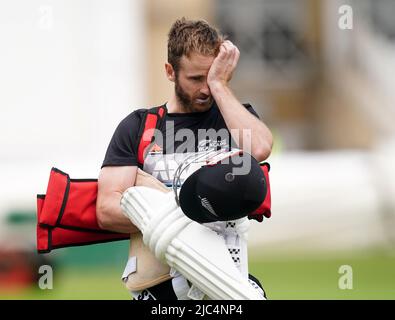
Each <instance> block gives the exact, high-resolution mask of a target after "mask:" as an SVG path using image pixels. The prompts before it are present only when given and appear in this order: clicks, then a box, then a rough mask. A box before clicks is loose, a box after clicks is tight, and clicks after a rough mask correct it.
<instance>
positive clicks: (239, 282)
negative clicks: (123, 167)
mask: <svg viewBox="0 0 395 320" xmlns="http://www.w3.org/2000/svg"><path fill="white" fill-rule="evenodd" d="M121 207H122V209H123V211H124V213H125V215H126V216H127V217H129V218H130V219H131V221H132V222H133V223H134V224H135V225H136V226H137V227H138V228H139V229H140V230H141V232H142V233H143V241H144V243H145V244H146V245H147V246H148V247H149V248H150V250H152V252H154V253H155V256H156V257H157V258H158V259H160V260H162V261H165V262H167V264H168V265H169V266H171V267H173V268H174V269H175V270H177V271H178V272H179V273H181V274H182V275H183V276H185V277H186V278H187V279H188V280H189V281H191V282H192V283H193V284H194V285H195V286H196V287H197V288H199V289H200V290H202V291H203V292H204V293H205V294H207V295H208V296H209V297H210V298H211V299H216V300H246V299H247V300H261V299H262V296H261V295H259V294H258V293H257V292H256V290H255V289H253V288H252V286H251V285H250V284H249V282H248V280H247V279H246V278H244V277H243V276H242V274H241V273H240V271H239V270H238V269H237V267H236V266H235V265H234V263H233V261H232V258H231V256H230V254H229V252H228V249H227V247H226V244H225V240H224V239H223V237H221V236H220V235H218V234H217V233H216V232H214V231H212V230H210V229H208V228H207V227H205V226H203V225H201V224H199V223H197V222H194V221H192V220H191V219H189V218H188V217H187V216H185V215H184V213H183V212H182V210H181V209H180V208H179V207H178V206H177V204H176V202H175V200H174V196H173V195H172V194H171V193H162V192H160V191H157V190H154V189H151V188H147V187H132V188H129V189H128V190H126V191H125V192H124V194H123V196H122V199H121Z"/></svg>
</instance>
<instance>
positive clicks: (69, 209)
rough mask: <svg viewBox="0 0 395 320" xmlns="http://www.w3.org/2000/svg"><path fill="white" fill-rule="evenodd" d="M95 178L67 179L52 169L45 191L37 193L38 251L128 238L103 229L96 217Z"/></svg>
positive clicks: (44, 251)
mask: <svg viewBox="0 0 395 320" xmlns="http://www.w3.org/2000/svg"><path fill="white" fill-rule="evenodd" d="M96 198H97V179H70V177H69V175H68V174H67V173H64V172H62V171H61V170H59V169H57V168H52V170H51V174H50V177H49V182H48V188H47V194H46V195H38V196H37V250H38V252H39V253H47V252H50V251H51V250H53V249H58V248H64V247H69V246H81V245H88V244H94V243H103V242H109V241H116V240H125V239H129V238H130V235H129V234H122V233H116V232H111V231H107V230H103V229H101V228H100V227H99V225H98V223H97V219H96Z"/></svg>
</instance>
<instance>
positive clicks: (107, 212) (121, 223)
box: [97, 192, 140, 233]
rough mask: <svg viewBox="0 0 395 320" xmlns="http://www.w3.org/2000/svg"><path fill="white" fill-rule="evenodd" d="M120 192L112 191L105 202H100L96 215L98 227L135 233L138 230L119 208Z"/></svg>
mask: <svg viewBox="0 0 395 320" xmlns="http://www.w3.org/2000/svg"><path fill="white" fill-rule="evenodd" d="M121 197H122V194H121V193H118V192H114V193H113V194H112V196H111V198H110V199H107V203H101V204H100V205H99V206H98V207H97V215H98V217H100V218H99V219H98V222H99V226H100V228H102V229H104V230H109V231H113V232H120V233H135V232H139V231H140V230H139V229H138V228H137V227H136V226H135V225H134V224H133V223H132V222H131V221H130V220H129V218H127V217H126V216H125V215H124V214H123V212H122V209H121V206H120V202H121Z"/></svg>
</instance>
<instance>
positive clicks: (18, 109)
mask: <svg viewBox="0 0 395 320" xmlns="http://www.w3.org/2000/svg"><path fill="white" fill-rule="evenodd" d="M144 12H145V11H144V0H115V1H114V0H112V1H106V0H56V1H50V0H40V1H38V0H2V1H1V2H0V24H1V25H0V39H1V42H0V113H1V117H0V119H1V120H0V121H1V123H0V145H1V148H0V177H1V183H0V215H4V214H5V213H6V212H7V211H8V210H10V209H23V208H29V209H32V208H35V195H36V194H37V193H45V191H46V185H47V182H48V177H49V172H50V169H51V167H52V166H56V167H58V168H59V169H61V170H64V171H66V172H69V173H70V174H71V175H72V177H75V178H84V177H85V178H96V177H97V176H98V173H99V170H100V165H101V162H102V160H103V158H104V153H105V150H106V147H107V145H108V142H109V140H110V138H111V135H112V133H113V131H114V129H115V127H116V125H117V124H118V123H119V121H120V120H121V119H122V118H123V117H125V116H126V115H127V114H129V113H130V112H131V111H132V110H133V109H135V108H137V107H142V106H143V105H144V102H145V87H146V83H145V81H146V79H145V69H146V68H145V63H146V61H145V32H146V31H145V22H144V20H145V17H144ZM0 218H1V216H0Z"/></svg>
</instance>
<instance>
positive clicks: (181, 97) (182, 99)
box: [175, 78, 212, 112]
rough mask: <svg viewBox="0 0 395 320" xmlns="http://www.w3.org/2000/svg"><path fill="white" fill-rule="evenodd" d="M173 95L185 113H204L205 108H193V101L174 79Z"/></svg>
mask: <svg viewBox="0 0 395 320" xmlns="http://www.w3.org/2000/svg"><path fill="white" fill-rule="evenodd" d="M175 93H176V97H177V100H178V102H179V103H180V105H181V107H182V108H183V109H184V110H185V112H199V111H206V110H207V108H204V109H203V110H202V109H200V108H196V107H194V101H193V98H192V97H191V96H190V95H189V94H188V93H186V92H185V91H184V89H183V88H182V87H181V85H180V82H179V81H178V79H177V78H176V80H175ZM211 102H212V101H211V99H210V105H211Z"/></svg>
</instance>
